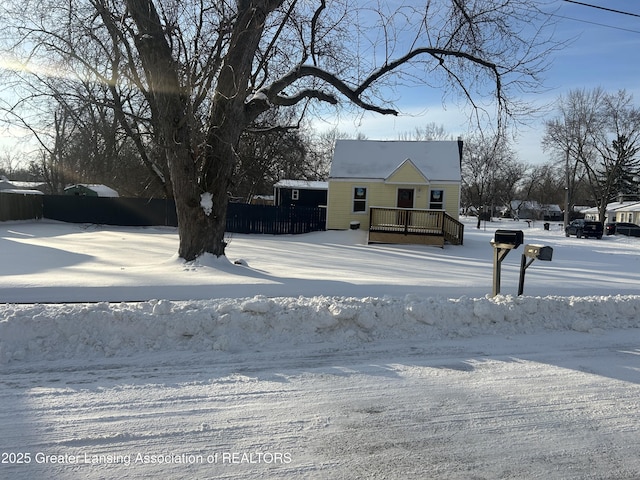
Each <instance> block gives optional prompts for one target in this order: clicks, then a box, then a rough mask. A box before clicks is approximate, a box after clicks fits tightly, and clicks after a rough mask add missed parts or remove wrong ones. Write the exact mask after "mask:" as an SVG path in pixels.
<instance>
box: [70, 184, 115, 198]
mask: <svg viewBox="0 0 640 480" xmlns="http://www.w3.org/2000/svg"><path fill="white" fill-rule="evenodd" d="M64 193H65V195H76V196H87V197H118V196H119V195H118V192H116V191H115V190H114V189H112V188H109V187H107V186H106V185H100V184H88V183H79V184H77V185H71V186H69V187H67V188H65V189H64Z"/></svg>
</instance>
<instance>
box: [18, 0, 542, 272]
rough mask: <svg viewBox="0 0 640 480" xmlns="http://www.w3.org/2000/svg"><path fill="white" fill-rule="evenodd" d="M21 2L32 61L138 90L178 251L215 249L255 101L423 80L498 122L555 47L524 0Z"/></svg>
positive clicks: (381, 98)
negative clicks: (169, 197) (51, 62)
mask: <svg viewBox="0 0 640 480" xmlns="http://www.w3.org/2000/svg"><path fill="white" fill-rule="evenodd" d="M27 3H28V5H25V2H24V1H21V2H20V9H21V11H23V12H29V14H28V15H29V19H30V23H29V22H27V23H28V25H27V26H28V28H25V25H22V26H21V27H22V28H21V29H20V30H19V31H18V32H17V33H18V34H21V35H22V36H21V38H22V39H23V41H22V42H21V43H19V45H18V46H21V47H23V48H26V49H27V50H29V48H31V46H33V48H31V51H30V52H29V55H30V59H31V61H35V60H39V61H43V56H42V53H44V52H47V53H48V54H51V53H53V56H54V59H55V61H56V62H57V64H58V67H62V68H68V65H70V64H73V65H81V66H82V68H84V69H86V72H87V75H88V76H89V77H91V78H92V79H93V80H95V81H100V82H105V83H106V84H108V85H109V86H110V87H111V88H112V89H113V90H114V92H113V93H115V94H117V93H118V90H119V89H120V88H122V87H123V86H124V85H128V86H131V85H133V86H135V88H136V89H138V91H139V92H140V97H139V98H142V99H143V100H144V104H145V105H147V106H148V108H147V110H146V111H147V112H148V115H149V117H148V121H149V123H148V125H149V129H148V131H149V132H150V133H151V134H152V135H153V139H154V142H155V143H156V144H157V145H158V146H159V147H160V148H161V151H162V152H163V154H164V158H165V160H166V166H167V169H168V173H169V175H168V177H169V179H166V178H165V181H170V182H171V188H172V191H173V193H174V197H175V200H176V207H177V214H178V222H179V232H180V246H179V252H178V253H179V255H180V256H181V257H182V258H184V259H187V260H192V259H194V258H196V257H197V256H199V255H201V254H203V253H212V254H214V255H223V254H224V249H225V242H224V230H225V218H226V207H227V202H228V198H227V192H228V190H229V187H230V185H231V184H232V180H233V176H234V173H235V172H236V163H237V158H238V157H237V155H238V145H239V142H240V139H241V137H242V135H243V133H244V132H245V131H246V130H247V129H249V128H250V127H251V125H252V124H253V123H254V122H255V121H256V120H257V119H258V118H259V117H260V115H261V114H263V113H264V112H266V111H268V110H270V109H272V108H274V107H291V106H300V105H302V106H304V108H303V109H302V111H304V112H306V113H308V114H312V113H313V111H314V105H318V104H328V105H337V104H339V103H340V102H342V101H346V102H347V103H349V104H351V105H354V106H355V107H357V108H360V109H364V110H369V111H373V112H377V113H380V114H385V115H395V114H397V113H398V112H397V108H396V107H395V106H394V104H393V101H392V100H393V99H392V98H391V97H390V95H393V93H389V92H392V90H389V87H393V86H397V85H402V84H405V85H422V86H424V87H426V88H437V89H439V90H442V91H443V93H445V94H447V93H451V94H454V95H457V96H460V97H461V98H463V99H465V100H466V101H467V102H469V103H470V104H471V105H472V107H474V111H475V114H476V118H478V119H480V118H481V117H482V116H483V115H485V114H490V113H491V112H490V111H489V107H488V106H487V104H486V103H485V101H484V100H486V98H487V97H488V96H490V97H491V98H493V106H494V107H493V108H492V110H495V119H496V120H497V122H498V127H499V128H500V129H501V128H503V127H505V125H506V121H507V120H508V119H509V118H512V117H513V116H514V115H515V114H516V113H517V111H518V109H519V107H520V105H518V103H517V100H518V99H517V96H518V95H519V94H520V93H521V92H522V91H531V90H533V89H535V88H536V87H537V86H538V85H539V75H540V73H541V72H542V71H543V70H544V68H545V67H546V65H545V55H546V54H547V53H548V52H549V51H550V49H552V48H553V47H554V45H553V44H552V43H550V41H549V37H548V36H547V35H546V33H547V31H546V30H545V28H544V27H545V23H546V22H547V21H548V19H549V18H550V17H549V16H547V15H546V14H544V13H543V12H542V11H541V10H540V9H541V4H540V2H538V1H534V0H504V1H502V2H500V3H499V4H496V3H495V2H493V1H490V0H476V1H474V2H461V1H458V0H451V1H446V0H440V1H435V0H434V1H427V2H426V3H421V4H419V3H413V2H406V3H404V2H401V3H400V4H399V5H398V4H397V3H392V4H391V3H384V2H377V3H376V2H375V1H373V2H370V3H368V2H366V3H364V4H363V3H362V2H356V1H352V0H338V1H335V2H331V3H329V2H326V1H325V0H315V1H311V2H300V1H298V0H237V1H235V2H229V1H227V0H222V1H220V2H205V1H203V0H200V1H195V2H180V1H177V0H165V1H160V0H125V1H123V2H121V1H116V0H72V1H69V2H66V3H65V4H64V5H61V4H60V3H59V2H52V3H50V2H49V1H47V0H31V1H28V2H27ZM10 4H11V5H13V3H12V2H10ZM16 4H17V2H16ZM6 8H7V7H5V9H6ZM11 13H12V14H14V15H15V14H17V13H16V12H11ZM60 25H62V27H61V26H60ZM85 53H91V56H90V58H88V57H86V56H85ZM96 59H102V60H104V62H103V63H100V64H95V63H93V62H95V61H96ZM117 98H118V97H117V95H114V99H117ZM137 98H138V97H137ZM122 107H123V105H118V104H117V101H116V100H114V108H121V109H123V108H122ZM125 117H126V115H125V114H123V115H122V116H121V118H120V121H121V122H123V124H125V121H130V120H131V118H125ZM162 173H163V172H162V171H161V169H159V174H162Z"/></svg>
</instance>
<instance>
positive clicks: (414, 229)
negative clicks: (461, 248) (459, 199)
mask: <svg viewBox="0 0 640 480" xmlns="http://www.w3.org/2000/svg"><path fill="white" fill-rule="evenodd" d="M369 232H382V233H397V234H403V235H407V236H408V235H433V236H442V237H444V239H445V240H447V241H448V242H449V243H451V244H454V245H462V241H463V234H464V225H463V224H462V223H460V222H459V221H458V220H456V219H455V218H453V217H451V216H450V215H449V214H447V213H446V212H445V211H443V210H421V209H413V208H391V207H371V208H370V209H369Z"/></svg>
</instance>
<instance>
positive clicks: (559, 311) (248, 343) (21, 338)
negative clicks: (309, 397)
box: [0, 294, 640, 364]
mask: <svg viewBox="0 0 640 480" xmlns="http://www.w3.org/2000/svg"><path fill="white" fill-rule="evenodd" d="M639 319H640V296H602V297H555V296H550V297H511V296H497V297H495V298H490V297H485V298H468V297H461V298H456V299H450V298H444V297H443V298H438V297H423V296H419V295H413V294H412V295H407V296H405V297H382V298H353V297H324V296H318V297H298V298H284V297H282V298H268V297H264V296H256V297H252V298H244V299H217V300H206V301H180V302H172V301H168V300H152V301H148V302H142V303H96V304H88V303H87V304H51V305H44V304H35V305H33V304H32V305H11V304H7V305H0V363H2V364H8V363H14V362H29V361H41V360H57V359H72V358H78V359H83V360H91V359H99V358H105V357H113V356H131V355H137V354H144V353H151V352H172V351H173V352H175V351H192V352H202V351H221V352H234V353H235V352H243V351H256V350H274V351H278V350H282V349H296V348H309V347H313V346H315V347H322V348H324V347H330V348H345V347H353V346H356V345H364V344H367V343H370V342H376V341H378V340H390V339H394V340H403V339H407V341H411V342H414V341H427V342H428V341H435V340H438V339H442V338H455V337H471V336H476V335H483V334H497V335H512V334H520V333H533V332H538V331H541V330H554V331H562V330H574V331H579V332H590V333H597V332H598V331H600V330H606V329H612V328H637V327H639V326H640V320H639Z"/></svg>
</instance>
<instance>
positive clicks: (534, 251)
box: [518, 244, 553, 295]
mask: <svg viewBox="0 0 640 480" xmlns="http://www.w3.org/2000/svg"><path fill="white" fill-rule="evenodd" d="M552 256H553V248H551V247H546V246H544V245H533V244H529V245H525V246H524V253H523V254H522V260H521V261H520V283H519V284H518V295H522V292H523V291H524V274H525V271H526V270H527V268H529V265H531V264H532V263H533V261H534V260H546V261H547V262H550V261H551V257H552ZM527 258H528V259H529V261H527Z"/></svg>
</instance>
